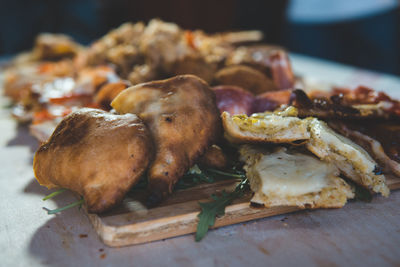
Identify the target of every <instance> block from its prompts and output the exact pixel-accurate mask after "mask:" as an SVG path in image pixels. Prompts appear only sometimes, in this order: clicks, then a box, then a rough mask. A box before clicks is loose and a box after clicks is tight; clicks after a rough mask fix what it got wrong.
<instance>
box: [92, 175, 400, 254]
mask: <svg viewBox="0 0 400 267" xmlns="http://www.w3.org/2000/svg"><path fill="white" fill-rule="evenodd" d="M388 186H389V188H390V189H391V190H396V189H400V180H399V179H390V180H389V181H388ZM299 210H301V209H300V208H298V207H290V206H280V207H272V208H253V207H251V206H250V205H249V202H241V203H237V204H233V205H229V206H227V207H226V209H225V215H224V216H222V217H219V218H217V219H216V221H215V225H214V226H213V227H212V228H218V227H222V226H226V225H232V224H237V223H241V222H246V221H251V220H255V219H261V218H268V217H272V216H277V215H283V214H287V213H291V212H295V211H299ZM86 214H87V216H88V218H89V220H90V221H91V223H92V224H93V226H94V228H95V230H96V232H97V234H98V236H99V238H100V239H101V241H102V242H103V243H104V244H106V245H107V246H110V247H122V246H128V245H137V244H142V243H147V242H152V241H157V240H162V239H166V238H171V237H176V236H181V235H186V234H190V233H195V232H196V227H197V222H198V218H197V215H198V214H199V212H198V211H197V212H191V213H187V214H183V215H178V216H171V217H165V218H160V219H155V220H152V221H151V223H150V222H140V223H136V224H129V225H123V226H112V225H106V224H104V223H103V222H102V220H101V218H100V217H99V216H98V215H96V214H89V213H86ZM171 228H173V229H174V230H173V231H171Z"/></svg>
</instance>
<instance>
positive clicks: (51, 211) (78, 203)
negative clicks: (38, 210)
mask: <svg viewBox="0 0 400 267" xmlns="http://www.w3.org/2000/svg"><path fill="white" fill-rule="evenodd" d="M84 201H85V200H84V199H83V197H82V198H81V199H80V200H78V201H75V202H73V203H71V204H69V205H67V206H65V207H62V208H58V209H54V210H48V211H47V214H49V215H51V214H56V213H59V212H61V211H64V210H67V209H70V208H73V207H75V206H78V205H79V207H80V206H81V205H82V204H83V202H84Z"/></svg>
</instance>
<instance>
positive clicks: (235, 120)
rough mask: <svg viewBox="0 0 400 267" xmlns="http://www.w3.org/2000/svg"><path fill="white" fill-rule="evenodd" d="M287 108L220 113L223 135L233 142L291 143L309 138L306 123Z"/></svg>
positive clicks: (294, 111) (291, 109) (293, 110)
mask: <svg viewBox="0 0 400 267" xmlns="http://www.w3.org/2000/svg"><path fill="white" fill-rule="evenodd" d="M296 115H297V111H296V109H294V108H288V109H287V110H285V111H283V112H278V113H255V114H253V115H251V116H250V117H248V116H246V115H235V116H231V115H230V114H229V113H227V112H224V113H222V125H223V126H224V129H225V137H226V138H227V139H228V140H229V141H230V142H233V143H240V144H245V143H265V142H270V143H292V142H298V141H304V140H308V139H310V133H309V132H308V129H307V127H308V123H307V121H305V120H301V119H299V118H297V117H296Z"/></svg>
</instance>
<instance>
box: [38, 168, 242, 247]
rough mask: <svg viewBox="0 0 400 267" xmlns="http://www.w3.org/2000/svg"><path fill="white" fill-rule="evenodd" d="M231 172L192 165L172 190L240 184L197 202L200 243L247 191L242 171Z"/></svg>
mask: <svg viewBox="0 0 400 267" xmlns="http://www.w3.org/2000/svg"><path fill="white" fill-rule="evenodd" d="M231 171H232V172H225V171H221V170H216V169H211V168H205V169H203V170H202V169H200V168H199V167H198V166H197V165H194V166H193V167H192V168H191V169H190V170H189V171H188V172H187V173H186V174H185V175H184V176H183V177H182V178H181V179H180V180H179V181H178V182H177V184H176V185H175V189H174V190H182V189H187V188H190V187H194V186H196V185H199V184H202V183H214V182H216V181H221V180H231V179H232V178H234V179H240V183H239V184H238V185H237V186H236V188H235V190H234V191H232V192H229V193H228V192H226V191H223V192H222V194H221V195H220V196H217V195H215V194H213V195H211V198H212V199H213V201H211V202H206V203H201V202H199V205H200V208H201V212H200V213H199V215H198V217H199V222H198V224H197V231H196V241H200V240H201V239H203V238H204V236H205V235H206V234H207V232H208V229H209V228H210V227H212V226H213V225H214V224H215V218H216V217H217V216H222V215H224V214H225V207H226V206H228V205H229V204H231V203H232V201H233V200H235V199H237V198H239V197H241V196H243V194H244V192H246V190H248V189H249V183H248V180H247V178H246V175H245V174H244V172H243V171H242V170H238V169H237V167H236V166H234V167H233V168H232V169H231ZM147 184H148V183H147V179H141V180H140V181H139V183H138V184H137V185H136V186H135V187H134V188H132V190H133V191H135V190H141V189H145V188H147ZM66 190H67V189H64V188H62V189H60V190H58V191H55V192H53V193H51V194H49V195H47V196H46V197H44V198H43V200H44V201H45V200H48V199H50V198H53V197H55V196H57V195H59V194H61V193H63V192H65V191H66ZM83 203H84V199H83V197H81V199H80V200H78V201H76V202H73V203H71V204H69V205H67V206H65V207H61V208H58V209H54V210H47V214H55V213H58V212H61V211H64V210H66V209H69V208H72V207H75V206H81V205H82V204H83Z"/></svg>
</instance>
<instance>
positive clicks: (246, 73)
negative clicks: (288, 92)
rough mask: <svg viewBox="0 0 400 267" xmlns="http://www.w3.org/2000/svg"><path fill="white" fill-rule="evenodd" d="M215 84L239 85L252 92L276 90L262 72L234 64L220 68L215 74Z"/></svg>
mask: <svg viewBox="0 0 400 267" xmlns="http://www.w3.org/2000/svg"><path fill="white" fill-rule="evenodd" d="M215 80H216V81H217V84H224V85H235V86H239V87H241V88H243V89H245V90H247V91H250V92H252V93H253V94H255V95H257V94H261V93H264V92H267V91H275V90H278V88H277V87H276V85H275V84H274V82H273V81H272V80H271V79H270V78H268V77H267V76H266V75H265V74H264V73H262V72H261V71H259V70H256V69H254V68H251V67H248V66H244V65H234V66H229V67H225V68H223V69H221V70H220V71H218V72H217V74H216V75H215Z"/></svg>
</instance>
